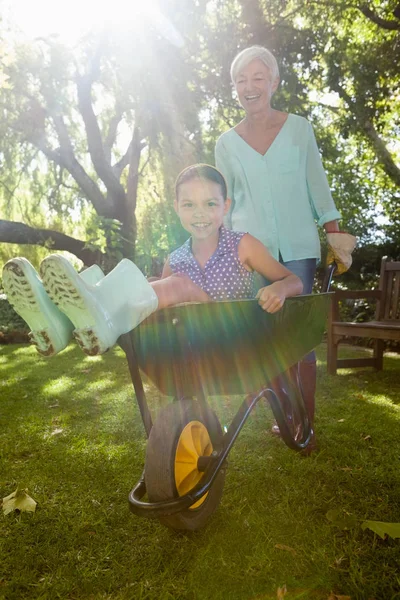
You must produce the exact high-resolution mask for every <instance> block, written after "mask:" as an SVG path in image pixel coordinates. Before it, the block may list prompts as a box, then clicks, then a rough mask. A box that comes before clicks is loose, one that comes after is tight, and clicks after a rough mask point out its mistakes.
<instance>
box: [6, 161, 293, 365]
mask: <svg viewBox="0 0 400 600" xmlns="http://www.w3.org/2000/svg"><path fill="white" fill-rule="evenodd" d="M229 207H230V200H229V198H227V190H226V183H225V180H224V177H223V176H222V175H221V173H220V172H219V171H217V169H215V168H214V167H211V166H209V165H203V164H200V165H193V166H190V167H188V168H187V169H184V170H183V171H182V172H181V173H180V175H179V176H178V178H177V181H176V198H175V202H174V208H175V211H176V212H177V214H178V216H179V218H180V221H181V223H182V226H183V227H184V229H186V231H188V232H189V233H190V234H191V237H190V238H189V239H188V241H187V242H186V243H185V244H183V246H181V247H180V248H178V249H177V250H175V251H174V252H172V254H171V255H170V257H169V259H168V260H167V261H166V263H165V265H164V269H163V273H162V277H161V279H160V280H158V281H155V282H152V283H149V282H148V281H147V279H146V278H145V276H144V275H143V274H142V273H141V271H140V270H139V269H138V268H137V267H136V266H135V264H134V263H132V262H131V261H129V260H127V259H123V260H122V261H121V262H120V263H119V264H118V265H117V266H116V267H115V269H113V270H112V271H111V272H110V273H109V274H108V275H107V276H106V277H104V275H103V274H102V273H101V271H100V270H99V269H96V270H95V272H93V268H91V269H88V270H87V271H84V272H83V273H81V274H78V273H77V272H76V271H75V269H74V268H73V266H72V265H71V264H70V263H69V262H68V260H67V259H65V258H64V257H63V256H61V255H57V254H53V255H50V256H48V257H47V258H45V259H44V260H43V262H42V264H41V266H40V272H41V276H42V281H41V280H40V278H39V277H38V275H37V273H36V271H35V270H34V268H33V267H32V265H31V264H30V263H29V261H27V260H26V259H24V258H15V259H12V260H10V261H9V262H8V263H6V265H5V266H4V269H3V286H4V289H5V292H6V294H7V297H8V299H9V301H10V303H11V304H12V305H13V306H14V309H15V310H16V312H18V313H19V314H20V315H21V316H22V318H23V319H24V320H25V321H26V322H27V323H28V325H29V327H30V328H31V330H32V332H31V337H32V339H33V341H34V343H35V344H36V346H37V349H38V351H39V352H40V353H41V354H43V355H46V356H50V355H53V354H56V353H57V352H59V351H60V350H62V349H63V348H65V346H66V345H67V344H68V342H69V340H70V338H71V331H72V330H74V331H73V335H74V337H75V338H76V340H77V341H78V343H79V344H80V346H81V348H82V349H83V351H84V352H85V353H86V354H90V355H94V354H102V353H103V352H105V351H106V350H107V349H108V348H110V347H111V346H113V345H114V344H115V343H116V341H117V339H118V337H119V336H120V335H122V334H123V333H127V332H128V331H130V330H131V329H133V328H134V327H136V326H137V325H138V324H139V323H141V322H142V321H143V320H144V319H145V318H146V317H147V316H148V315H150V314H151V313H152V312H154V311H155V310H157V309H161V308H165V307H167V306H171V305H174V304H179V303H182V302H210V301H212V300H233V299H240V298H252V297H254V294H253V278H254V273H255V272H258V273H260V274H261V275H263V276H264V277H265V278H266V279H268V281H270V282H272V283H271V284H270V285H268V286H266V287H264V288H262V289H261V290H259V292H258V293H257V296H256V297H257V298H258V302H259V304H260V306H261V307H262V308H263V309H264V310H265V311H267V312H269V313H274V312H276V311H278V310H279V309H280V308H281V307H282V306H283V303H284V301H285V298H287V297H289V296H295V295H297V294H301V292H302V289H303V286H302V283H301V281H300V279H299V278H298V277H297V276H296V275H293V273H291V272H290V271H289V270H288V269H286V267H284V266H283V265H281V264H280V263H279V262H277V261H276V260H275V259H274V258H272V256H271V255H270V254H269V252H268V250H267V249H266V247H265V246H264V245H263V244H262V243H261V242H259V241H258V240H257V239H256V238H254V237H253V236H251V235H249V234H248V233H241V232H234V231H230V230H227V229H225V228H224V227H223V218H224V216H225V215H226V214H227V212H228V210H229Z"/></svg>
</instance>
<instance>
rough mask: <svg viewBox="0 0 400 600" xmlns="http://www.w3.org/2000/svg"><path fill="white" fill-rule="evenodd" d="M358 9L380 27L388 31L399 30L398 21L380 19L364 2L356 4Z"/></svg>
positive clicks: (399, 24) (399, 23) (399, 22)
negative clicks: (359, 4)
mask: <svg viewBox="0 0 400 600" xmlns="http://www.w3.org/2000/svg"><path fill="white" fill-rule="evenodd" d="M358 9H359V10H360V11H361V12H362V14H363V15H364V16H365V17H367V19H369V20H370V21H372V22H373V23H375V25H378V26H379V27H382V29H388V30H389V31H400V21H399V20H394V19H390V20H389V19H382V18H381V17H379V16H378V15H377V14H376V13H375V12H374V11H373V10H371V9H370V8H369V6H367V5H366V4H363V5H361V6H358Z"/></svg>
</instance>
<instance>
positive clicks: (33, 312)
mask: <svg viewBox="0 0 400 600" xmlns="http://www.w3.org/2000/svg"><path fill="white" fill-rule="evenodd" d="M31 270H32V271H33V267H31V265H30V263H29V262H28V261H26V262H25V260H24V259H22V258H17V259H13V260H11V261H9V262H8V263H6V264H5V265H4V268H3V285H4V289H5V291H6V295H7V299H8V301H9V303H10V304H11V306H12V307H13V308H14V310H15V312H17V313H18V314H19V315H20V316H21V317H22V318H23V319H24V321H26V323H27V324H28V326H29V328H30V329H31V332H30V333H29V337H30V339H31V341H32V343H33V344H34V345H35V346H36V350H37V351H38V352H39V354H41V355H42V356H53V355H54V354H57V353H58V352H60V351H61V350H63V349H64V348H65V347H66V346H67V345H68V343H69V341H70V339H71V334H72V323H71V324H69V323H68V322H67V318H66V317H65V316H64V315H62V314H61V313H60V314H59V315H57V313H56V314H53V318H52V316H51V313H52V312H53V313H54V311H57V312H58V309H57V308H56V307H55V306H53V303H52V302H51V300H50V298H47V294H46V292H45V290H44V288H43V287H42V283H41V282H40V280H39V279H36V273H35V272H31ZM35 288H36V289H35ZM57 320H58V327H57ZM60 327H61V328H63V329H64V330H65V331H64V332H62V331H61V332H60V331H59V329H60Z"/></svg>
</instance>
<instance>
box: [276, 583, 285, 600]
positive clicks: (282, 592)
mask: <svg viewBox="0 0 400 600" xmlns="http://www.w3.org/2000/svg"><path fill="white" fill-rule="evenodd" d="M286 594H287V589H286V583H285V585H284V586H283V587H278V589H277V590H276V598H277V600H283V598H284V597H285V596H286Z"/></svg>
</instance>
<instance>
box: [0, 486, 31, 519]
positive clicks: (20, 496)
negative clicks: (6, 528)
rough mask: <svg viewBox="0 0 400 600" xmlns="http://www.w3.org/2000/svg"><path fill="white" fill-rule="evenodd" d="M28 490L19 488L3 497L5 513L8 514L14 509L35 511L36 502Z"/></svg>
mask: <svg viewBox="0 0 400 600" xmlns="http://www.w3.org/2000/svg"><path fill="white" fill-rule="evenodd" d="M26 492H27V490H19V489H18V488H17V489H16V490H15V492H13V493H12V494H10V495H9V496H6V497H5V498H3V512H4V514H5V515H8V513H10V512H12V511H13V510H20V511H21V512H35V510H36V502H35V501H34V500H33V498H31V497H30V496H28V494H27V493H26Z"/></svg>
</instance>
